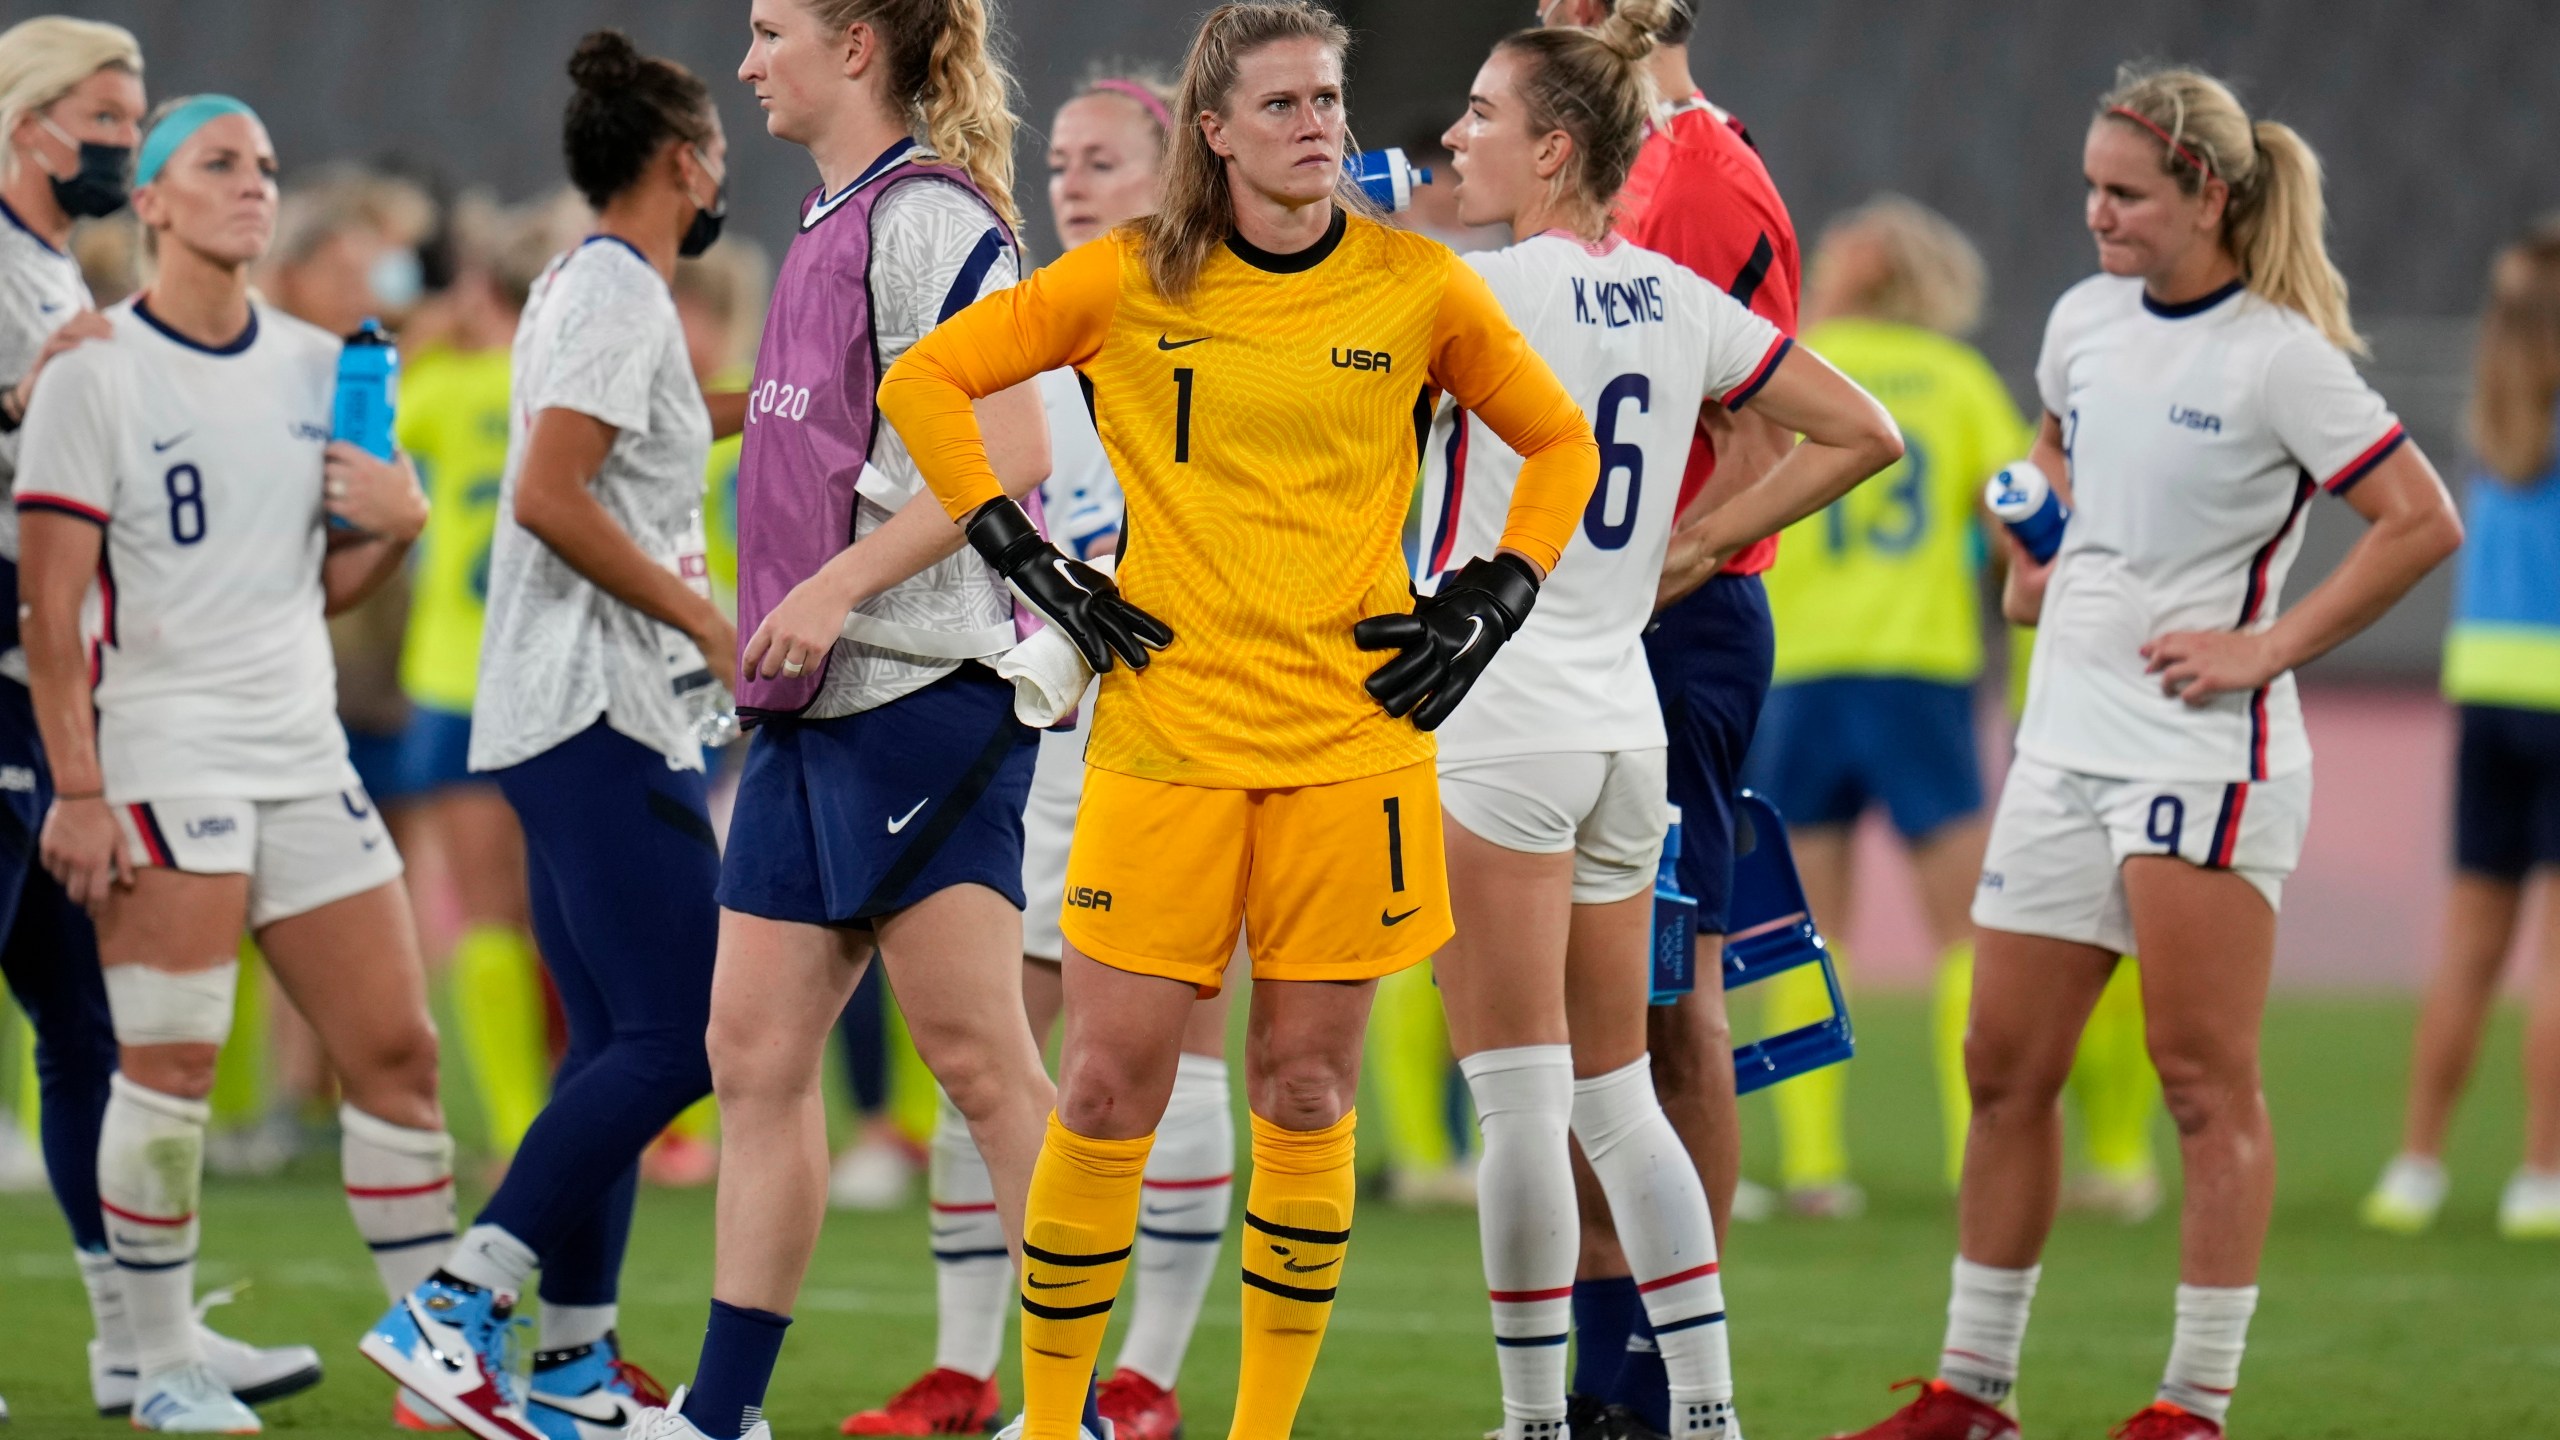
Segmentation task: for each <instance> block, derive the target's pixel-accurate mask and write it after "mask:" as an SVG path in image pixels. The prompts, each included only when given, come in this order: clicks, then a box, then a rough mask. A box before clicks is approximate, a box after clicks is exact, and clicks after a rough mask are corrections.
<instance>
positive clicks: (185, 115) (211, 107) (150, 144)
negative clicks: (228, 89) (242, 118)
mask: <svg viewBox="0 0 2560 1440" xmlns="http://www.w3.org/2000/svg"><path fill="white" fill-rule="evenodd" d="M225 115H246V116H248V117H249V118H250V119H252V120H255V119H257V118H258V112H257V111H255V110H252V109H250V108H249V107H248V106H247V105H245V104H243V103H241V102H240V101H237V100H234V99H232V98H231V97H230V96H228V95H198V96H195V97H193V98H191V99H187V100H182V101H180V102H179V103H178V106H177V108H176V109H174V110H171V111H170V112H169V113H168V114H166V115H163V116H161V117H160V119H159V121H158V123H156V124H154V125H153V126H152V127H151V132H150V133H149V134H147V135H145V136H143V137H142V156H141V158H140V159H139V160H137V161H136V162H135V163H134V167H133V183H134V184H136V185H148V184H150V183H151V182H152V181H154V180H157V179H159V178H160V167H161V166H163V165H166V164H168V163H169V157H170V156H172V155H175V154H177V153H178V147H179V146H181V145H184V144H186V143H187V137H188V136H191V135H193V134H195V133H196V132H197V131H198V130H201V129H203V128H204V127H205V125H206V123H207V122H208V121H213V120H219V119H221V118H222V117H223V116H225Z"/></svg>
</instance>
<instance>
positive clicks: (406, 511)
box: [320, 440, 427, 545]
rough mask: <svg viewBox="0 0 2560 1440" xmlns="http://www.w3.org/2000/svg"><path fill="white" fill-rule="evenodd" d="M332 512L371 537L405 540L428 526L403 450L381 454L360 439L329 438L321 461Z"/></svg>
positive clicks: (422, 500) (423, 498) (424, 496)
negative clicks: (387, 455) (355, 441)
mask: <svg viewBox="0 0 2560 1440" xmlns="http://www.w3.org/2000/svg"><path fill="white" fill-rule="evenodd" d="M320 488H321V494H322V495H323V496H324V497H325V504H326V506H327V508H328V511H329V513H330V514H331V515H333V516H335V517H336V518H338V519H340V520H342V521H345V522H346V523H347V524H348V525H350V526H352V527H354V528H355V529H357V530H361V531H363V532H364V533H365V534H367V535H370V536H373V537H375V538H376V539H382V540H389V541H391V542H392V543H394V544H399V545H406V544H408V543H409V542H410V541H412V540H415V539H417V538H418V532H419V531H421V530H424V529H426V528H427V492H426V489H425V488H424V487H423V486H421V485H419V484H418V470H417V467H416V466H414V465H411V464H410V463H409V457H408V456H406V455H394V456H393V457H392V458H390V459H388V460H385V459H382V458H381V457H380V456H377V455H375V454H374V453H373V452H372V451H370V450H367V449H365V448H364V447H362V446H360V445H350V444H348V443H347V442H346V441H344V440H332V441H330V442H329V449H328V451H327V453H326V456H325V458H324V459H323V460H322V461H321V465H320Z"/></svg>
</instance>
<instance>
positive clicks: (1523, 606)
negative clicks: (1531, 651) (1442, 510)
mask: <svg viewBox="0 0 2560 1440" xmlns="http://www.w3.org/2000/svg"><path fill="white" fill-rule="evenodd" d="M1537 601H1538V572H1537V570H1536V568H1535V567H1533V566H1531V565H1530V564H1529V562H1528V561H1526V560H1523V559H1521V558H1520V557H1519V556H1517V555H1496V556H1494V557H1493V558H1491V559H1489V560H1488V559H1486V558H1484V557H1483V556H1481V555H1479V556H1477V557H1476V558H1475V559H1473V560H1470V561H1468V562H1467V564H1466V568H1465V569H1462V570H1460V571H1459V572H1458V573H1457V574H1455V575H1453V576H1451V577H1449V579H1448V581H1447V582H1446V583H1445V584H1443V585H1442V586H1441V587H1440V593H1439V594H1437V595H1426V596H1424V597H1423V598H1422V599H1421V600H1419V601H1417V602H1415V604H1414V607H1413V613H1411V614H1409V615H1376V616H1372V617H1370V618H1369V619H1366V620H1363V621H1361V622H1360V623H1359V624H1357V625H1355V626H1353V627H1351V638H1352V639H1353V640H1354V641H1356V642H1358V644H1359V646H1360V648H1361V649H1363V650H1400V651H1402V652H1404V653H1402V654H1400V655H1398V656H1396V657H1395V658H1394V659H1392V660H1390V661H1388V662H1387V663H1386V664H1384V665H1381V666H1379V667H1378V669H1377V673H1376V674H1373V675H1371V676H1370V677H1369V697H1370V698H1371V699H1373V700H1375V701H1377V702H1378V705H1379V707H1380V708H1382V709H1384V710H1385V711H1386V712H1387V713H1388V714H1390V715H1405V714H1410V715H1412V716H1413V728H1415V729H1416V730H1437V729H1439V728H1440V722H1441V721H1443V720H1446V719H1448V718H1449V714H1450V712H1451V711H1453V710H1456V709H1457V708H1458V702H1459V701H1461V700H1464V699H1465V698H1467V689H1468V687H1470V686H1472V685H1474V684H1475V683H1476V677H1477V676H1478V675H1481V674H1483V673H1484V667H1485V666H1487V665H1490V664H1492V663H1493V652H1494V651H1495V650H1497V649H1500V648H1501V646H1502V642H1503V641H1505V640H1508V639H1510V638H1511V637H1512V636H1514V635H1517V634H1519V633H1520V626H1521V625H1522V624H1523V623H1524V622H1525V621H1527V620H1528V618H1529V607H1530V606H1532V605H1535V604H1536V603H1537Z"/></svg>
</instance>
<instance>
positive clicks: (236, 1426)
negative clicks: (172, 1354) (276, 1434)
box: [133, 1364, 263, 1435]
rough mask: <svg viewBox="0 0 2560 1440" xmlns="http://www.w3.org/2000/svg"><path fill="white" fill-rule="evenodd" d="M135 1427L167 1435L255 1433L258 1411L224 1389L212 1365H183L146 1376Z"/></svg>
mask: <svg viewBox="0 0 2560 1440" xmlns="http://www.w3.org/2000/svg"><path fill="white" fill-rule="evenodd" d="M133 1428H134V1429H136V1430H156V1431H159V1432H160V1433H162V1434H165V1435H255V1434H257V1433H258V1432H259V1430H260V1429H261V1428H263V1427H261V1426H260V1425H259V1424H258V1416H257V1412H256V1411H253V1410H251V1409H250V1408H249V1407H248V1406H246V1405H243V1404H241V1403H240V1401H239V1400H238V1399H237V1398H236V1397H234V1396H233V1395H232V1393H231V1392H230V1391H229V1390H227V1389H225V1388H223V1384H222V1380H221V1377H219V1376H217V1375H215V1374H214V1373H213V1367H212V1366H210V1365H203V1364H197V1365H182V1366H180V1367H178V1368H177V1369H175V1370H163V1371H161V1372H160V1373H159V1374H157V1375H146V1376H144V1377H143V1380H142V1385H141V1394H140V1395H139V1396H138V1397H137V1398H136V1399H135V1401H134V1405H133Z"/></svg>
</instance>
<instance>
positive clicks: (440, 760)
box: [398, 705, 491, 795]
mask: <svg viewBox="0 0 2560 1440" xmlns="http://www.w3.org/2000/svg"><path fill="white" fill-rule="evenodd" d="M398 769H399V777H400V789H399V792H398V793H400V794H402V795H432V794H434V793H435V792H437V791H439V790H444V789H448V788H450V787H452V786H455V785H485V784H487V783H489V781H490V779H491V777H489V776H487V775H474V774H472V773H471V712H470V711H468V710H439V709H436V708H434V707H433V706H428V705H414V706H412V707H411V708H410V710H409V728H408V729H406V730H404V731H402V732H400V758H399V762H398Z"/></svg>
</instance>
